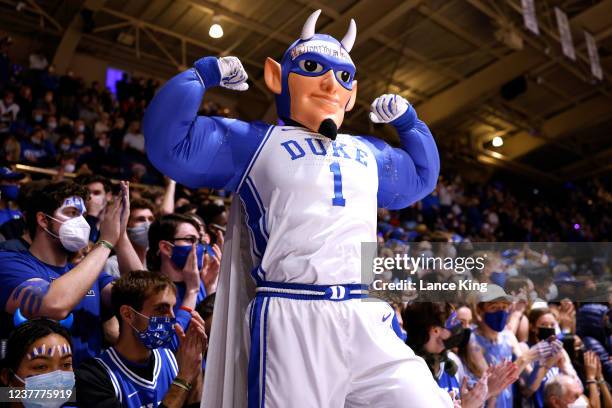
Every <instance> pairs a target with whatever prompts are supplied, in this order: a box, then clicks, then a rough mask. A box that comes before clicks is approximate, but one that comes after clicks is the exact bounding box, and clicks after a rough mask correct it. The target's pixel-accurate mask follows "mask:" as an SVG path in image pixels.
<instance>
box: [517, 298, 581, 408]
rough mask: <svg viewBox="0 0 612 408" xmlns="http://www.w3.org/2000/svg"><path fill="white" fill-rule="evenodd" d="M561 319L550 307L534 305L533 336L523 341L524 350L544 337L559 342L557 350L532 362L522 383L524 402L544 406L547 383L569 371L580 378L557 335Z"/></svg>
mask: <svg viewBox="0 0 612 408" xmlns="http://www.w3.org/2000/svg"><path fill="white" fill-rule="evenodd" d="M558 326H559V325H558V323H557V320H556V319H555V316H554V315H553V314H552V312H551V311H550V309H548V308H540V309H533V310H531V312H530V313H529V340H528V341H527V343H521V347H522V348H523V350H525V351H526V350H527V349H528V348H529V347H532V346H534V345H535V344H537V343H538V342H541V341H544V342H548V343H550V344H551V345H554V346H555V350H556V352H555V353H554V354H552V355H551V356H550V357H548V358H547V359H540V360H536V361H534V362H533V363H532V364H529V365H528V366H527V367H526V368H525V371H524V372H523V375H522V379H521V380H522V381H521V385H522V388H523V397H524V399H525V401H524V404H523V406H529V407H537V408H542V407H544V388H545V386H546V383H547V382H549V381H550V380H552V379H553V378H554V377H556V376H558V375H559V374H566V375H569V376H571V377H573V378H575V379H576V380H578V376H577V375H576V370H574V367H573V366H572V363H571V361H570V358H569V356H568V354H567V352H566V351H565V350H564V349H563V347H559V345H560V344H561V343H560V341H559V340H558V339H557V335H556V332H557V329H558Z"/></svg>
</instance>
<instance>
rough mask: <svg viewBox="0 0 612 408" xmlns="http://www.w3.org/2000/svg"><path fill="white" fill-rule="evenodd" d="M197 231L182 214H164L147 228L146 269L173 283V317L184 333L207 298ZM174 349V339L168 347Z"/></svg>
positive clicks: (175, 340)
mask: <svg viewBox="0 0 612 408" xmlns="http://www.w3.org/2000/svg"><path fill="white" fill-rule="evenodd" d="M199 231H200V228H199V225H198V223H197V222H196V221H195V220H194V219H193V218H191V217H188V216H186V215H182V214H168V215H164V216H162V217H160V218H158V219H157V220H155V221H154V222H153V223H152V224H151V225H150V227H149V251H148V252H147V267H148V269H149V270H150V271H159V272H161V273H162V274H163V275H165V276H167V277H168V278H170V280H171V281H172V282H174V285H175V286H176V304H175V306H174V314H175V316H176V322H177V323H178V324H180V325H181V327H182V328H183V329H184V330H187V326H188V325H189V321H190V320H191V312H193V311H194V310H195V308H196V306H197V305H198V304H199V303H200V302H201V301H203V300H204V298H206V288H205V287H204V283H203V282H202V280H201V279H200V271H201V270H202V267H203V266H204V253H205V246H204V245H203V244H202V242H201V236H200V232H199ZM177 347H178V338H177V337H176V336H174V338H173V340H172V344H171V345H170V346H169V348H170V349H172V350H173V351H176V349H177Z"/></svg>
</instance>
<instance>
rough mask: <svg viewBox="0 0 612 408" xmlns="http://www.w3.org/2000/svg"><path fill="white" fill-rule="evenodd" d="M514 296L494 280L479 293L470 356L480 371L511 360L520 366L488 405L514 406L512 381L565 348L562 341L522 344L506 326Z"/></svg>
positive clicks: (501, 407) (517, 366)
mask: <svg viewBox="0 0 612 408" xmlns="http://www.w3.org/2000/svg"><path fill="white" fill-rule="evenodd" d="M513 299H514V298H513V297H512V296H510V295H508V294H506V293H505V292H504V290H503V289H502V288H501V287H499V286H497V285H494V284H489V285H488V286H487V290H486V292H481V293H479V297H478V304H477V307H476V321H477V327H476V330H474V332H473V333H472V336H471V338H470V343H469V349H468V350H469V353H470V357H471V358H472V359H473V361H475V362H476V365H477V366H478V367H479V371H480V372H486V370H487V369H488V368H489V367H491V366H493V365H497V364H501V363H504V362H509V361H512V362H513V365H514V366H515V367H516V368H515V370H514V372H513V374H512V376H513V379H512V381H511V382H509V383H508V384H507V386H506V387H504V389H503V390H502V391H501V392H500V394H499V395H497V396H496V397H495V398H494V399H489V400H488V401H487V406H490V407H493V406H495V407H497V408H505V407H512V404H513V400H514V397H515V395H514V394H515V391H514V387H513V386H512V383H514V382H515V381H516V380H518V378H519V375H520V373H522V372H523V370H525V369H528V367H530V364H532V363H533V362H534V361H536V360H539V361H545V360H547V359H549V358H550V357H551V356H553V355H554V354H556V353H557V352H558V351H559V350H560V349H562V348H563V345H562V344H561V342H559V341H553V342H549V341H539V342H537V343H536V344H534V345H533V346H532V347H531V348H529V349H526V348H523V347H521V346H520V344H519V342H518V340H517V339H516V336H515V335H514V334H513V333H512V332H511V331H510V330H508V329H507V327H506V324H507V322H508V316H509V315H510V313H511V305H512V300H513ZM473 374H474V373H473ZM517 397H518V396H517Z"/></svg>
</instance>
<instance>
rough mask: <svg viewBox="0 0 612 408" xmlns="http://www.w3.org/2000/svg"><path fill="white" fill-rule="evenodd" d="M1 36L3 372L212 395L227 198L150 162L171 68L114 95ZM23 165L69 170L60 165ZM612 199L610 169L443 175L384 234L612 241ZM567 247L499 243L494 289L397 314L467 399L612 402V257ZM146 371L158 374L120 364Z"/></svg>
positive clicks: (119, 392)
mask: <svg viewBox="0 0 612 408" xmlns="http://www.w3.org/2000/svg"><path fill="white" fill-rule="evenodd" d="M0 46H1V47H2V49H1V50H0V57H1V58H0V65H2V66H0V92H1V96H2V99H1V100H0V146H1V147H0V152H1V157H0V166H1V167H0V194H1V195H0V234H1V235H0V306H1V311H0V358H1V359H2V365H1V366H0V383H1V384H2V385H3V386H14V387H24V386H25V388H26V389H28V388H29V389H36V388H40V389H44V388H50V387H51V386H54V387H58V386H59V387H60V388H64V389H72V388H73V387H74V386H75V384H76V388H75V389H76V401H74V402H69V403H67V405H66V406H71V405H70V404H72V405H73V406H82V407H120V406H127V405H126V401H127V399H128V398H129V397H130V396H132V395H136V397H137V398H140V401H141V402H142V404H141V405H145V401H155V403H160V404H162V406H166V407H179V406H199V401H200V395H201V392H202V389H201V384H202V378H203V376H204V375H205V374H207V375H214V373H212V374H211V373H206V345H207V338H208V336H210V330H211V321H212V315H213V311H214V297H215V295H214V293H215V290H216V284H217V280H218V276H219V270H220V263H221V258H222V248H223V241H224V231H225V225H226V223H227V211H226V202H225V201H223V199H220V198H218V197H219V196H223V195H224V193H223V192H218V191H217V192H213V191H209V190H206V189H200V190H190V189H187V188H185V187H183V186H177V185H176V183H174V182H173V181H172V180H169V179H167V178H164V177H163V175H161V174H159V173H158V172H157V171H156V170H155V169H154V168H153V167H152V166H151V165H150V163H149V162H148V160H147V158H146V155H145V154H144V137H143V135H142V133H140V120H141V118H142V114H143V112H144V109H145V108H146V105H147V103H148V102H149V101H150V99H151V98H152V96H153V94H154V93H155V90H156V88H157V86H158V84H157V83H156V82H155V81H153V80H144V79H136V78H129V77H127V76H126V77H124V78H123V79H122V80H121V81H118V82H117V84H116V95H114V94H112V93H111V92H110V91H109V90H108V89H106V88H105V87H103V86H101V85H100V84H99V83H96V82H94V83H92V84H91V85H85V84H84V83H83V81H81V80H79V79H78V78H75V77H74V75H73V74H72V73H71V72H68V73H67V74H66V75H63V76H58V75H56V74H55V73H54V70H53V67H52V66H49V65H46V64H45V63H41V62H40V59H38V60H36V64H34V66H33V67H31V68H30V69H15V67H14V66H13V65H11V64H9V60H8V58H7V47H9V46H10V42H9V41H7V40H6V39H4V40H2V41H0ZM7 64H8V65H7ZM203 109H204V110H205V112H204V113H205V114H208V115H210V114H215V113H217V114H227V112H226V111H225V110H224V111H223V112H221V109H220V108H219V107H217V106H215V105H212V104H208V105H206V106H204V107H203ZM17 163H20V164H27V165H31V166H36V167H42V168H50V169H55V170H57V172H56V174H55V175H54V176H52V177H51V179H49V177H47V178H42V179H40V177H37V176H36V175H35V174H30V175H29V174H25V173H22V172H19V171H16V170H15V167H14V165H15V164H17ZM71 173H77V177H76V178H74V180H72V178H71V177H67V174H71ZM37 178H38V179H37ZM111 179H116V180H129V182H132V186H130V184H129V182H127V181H126V182H114V183H113V182H111ZM135 183H138V184H139V185H138V186H135V185H134V184H135ZM142 184H145V185H144V186H143V185H142ZM611 202H612V197H611V195H610V193H608V192H607V191H606V188H605V186H604V185H603V184H602V183H601V182H599V181H596V180H595V181H590V182H588V183H585V184H582V185H573V184H567V185H565V186H563V187H561V188H559V189H558V191H556V192H551V191H544V190H542V191H538V190H534V189H530V190H529V191H528V192H524V193H521V190H520V189H517V188H515V187H513V186H510V185H509V184H507V183H501V182H493V183H487V184H484V185H482V184H481V185H472V184H470V183H467V182H464V181H463V180H462V179H461V178H460V177H455V178H447V177H441V178H440V181H439V183H438V186H437V188H436V191H435V192H434V193H432V194H431V195H430V196H428V197H426V198H425V199H423V200H422V201H420V202H419V203H417V204H415V205H413V206H411V207H410V208H408V209H405V210H402V211H399V212H397V211H394V212H389V211H385V210H380V211H379V222H378V231H379V233H378V239H379V244H381V248H382V249H381V252H382V254H383V255H386V256H393V255H394V254H404V253H408V254H410V253H412V254H423V253H430V254H434V253H435V252H436V251H437V250H436V248H435V247H432V243H457V244H460V245H464V247H462V248H464V250H468V251H469V250H470V249H469V247H468V249H465V248H466V247H465V245H468V246H469V245H470V243H476V242H479V241H482V242H495V241H499V242H511V241H514V242H533V241H551V242H557V241H585V242H592V241H607V240H609V238H610V236H611V232H612V221H611V217H610V214H612V212H611V211H609V210H610V203H611ZM447 249H448V248H447ZM472 249H473V248H472ZM459 250H461V249H459ZM565 255H566V256H561V255H559V254H554V253H546V252H544V251H538V250H534V249H532V248H529V246H528V245H522V246H517V247H513V248H507V249H506V250H503V249H498V250H495V251H490V252H489V258H488V261H487V263H486V266H485V268H484V270H482V271H478V272H474V273H473V274H472V275H473V278H474V279H475V280H476V281H478V282H481V283H487V284H489V288H490V289H489V290H488V291H487V292H486V293H473V294H471V295H470V296H465V297H461V298H458V299H455V300H448V301H432V300H435V299H428V301H418V300H419V299H403V298H400V299H389V300H388V301H389V302H391V303H392V304H393V305H394V307H395V308H396V310H397V313H396V318H395V319H393V328H394V330H395V331H396V333H397V334H398V336H400V337H401V338H402V339H403V340H404V341H405V342H406V343H407V344H408V345H409V346H410V347H411V348H412V349H413V350H414V351H415V353H416V354H418V355H419V356H421V357H423V358H424V359H425V361H426V363H427V364H428V366H429V368H430V370H431V372H432V374H433V376H434V377H435V378H436V380H437V382H438V384H439V385H440V387H442V388H444V389H447V390H448V391H449V393H451V395H452V396H453V398H454V399H455V400H456V404H460V405H461V406H462V407H481V406H488V407H493V406H495V407H510V406H533V407H543V406H547V407H586V406H591V407H612V397H611V396H610V392H609V387H608V383H610V381H612V360H610V353H611V352H612V323H611V322H610V320H609V319H610V306H611V305H612V292H608V291H607V287H608V286H606V285H608V284H609V280H608V279H609V278H608V276H609V274H610V271H609V259H608V258H604V259H603V260H602V259H596V260H594V259H593V257H590V258H589V259H587V260H585V259H582V258H581V257H579V256H576V255H572V254H565ZM608 256H609V254H608ZM525 271H527V272H525ZM438 272H439V271H438ZM438 272H436V273H434V272H433V271H420V272H419V278H423V279H429V280H430V281H432V282H433V281H436V280H437V281H439V280H440V274H439V273H438ZM523 272H525V273H523ZM383 275H384V276H385V278H386V279H387V280H388V281H401V280H403V279H406V278H407V277H409V276H406V275H405V274H402V272H401V271H397V270H387V271H385V273H384V274H383ZM442 278H443V280H449V279H450V278H449V276H442ZM51 283H52V284H51ZM601 293H605V295H606V296H605V298H603V299H602V298H601ZM608 294H609V296H608ZM421 300H422V299H421ZM117 367H122V368H123V369H124V370H123V371H122V370H118V369H114V368H117ZM126 367H127V368H126ZM159 367H163V369H159ZM126 371H127V372H132V373H136V375H137V376H138V377H139V378H141V379H146V380H147V381H148V382H143V381H137V380H134V378H130V377H129V376H125V377H122V376H121V375H118V374H116V373H119V372H126ZM130 392H131V393H130ZM126 393H127V395H126ZM66 399H67V398H66ZM138 406H140V405H138Z"/></svg>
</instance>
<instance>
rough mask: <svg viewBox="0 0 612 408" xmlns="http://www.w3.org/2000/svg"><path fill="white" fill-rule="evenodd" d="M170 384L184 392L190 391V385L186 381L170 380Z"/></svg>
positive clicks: (179, 379)
mask: <svg viewBox="0 0 612 408" xmlns="http://www.w3.org/2000/svg"><path fill="white" fill-rule="evenodd" d="M172 384H174V385H176V386H177V387H180V388H182V389H184V390H187V391H190V390H191V384H189V383H188V382H187V381H185V380H183V379H181V378H178V377H176V378H175V379H174V380H172Z"/></svg>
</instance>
